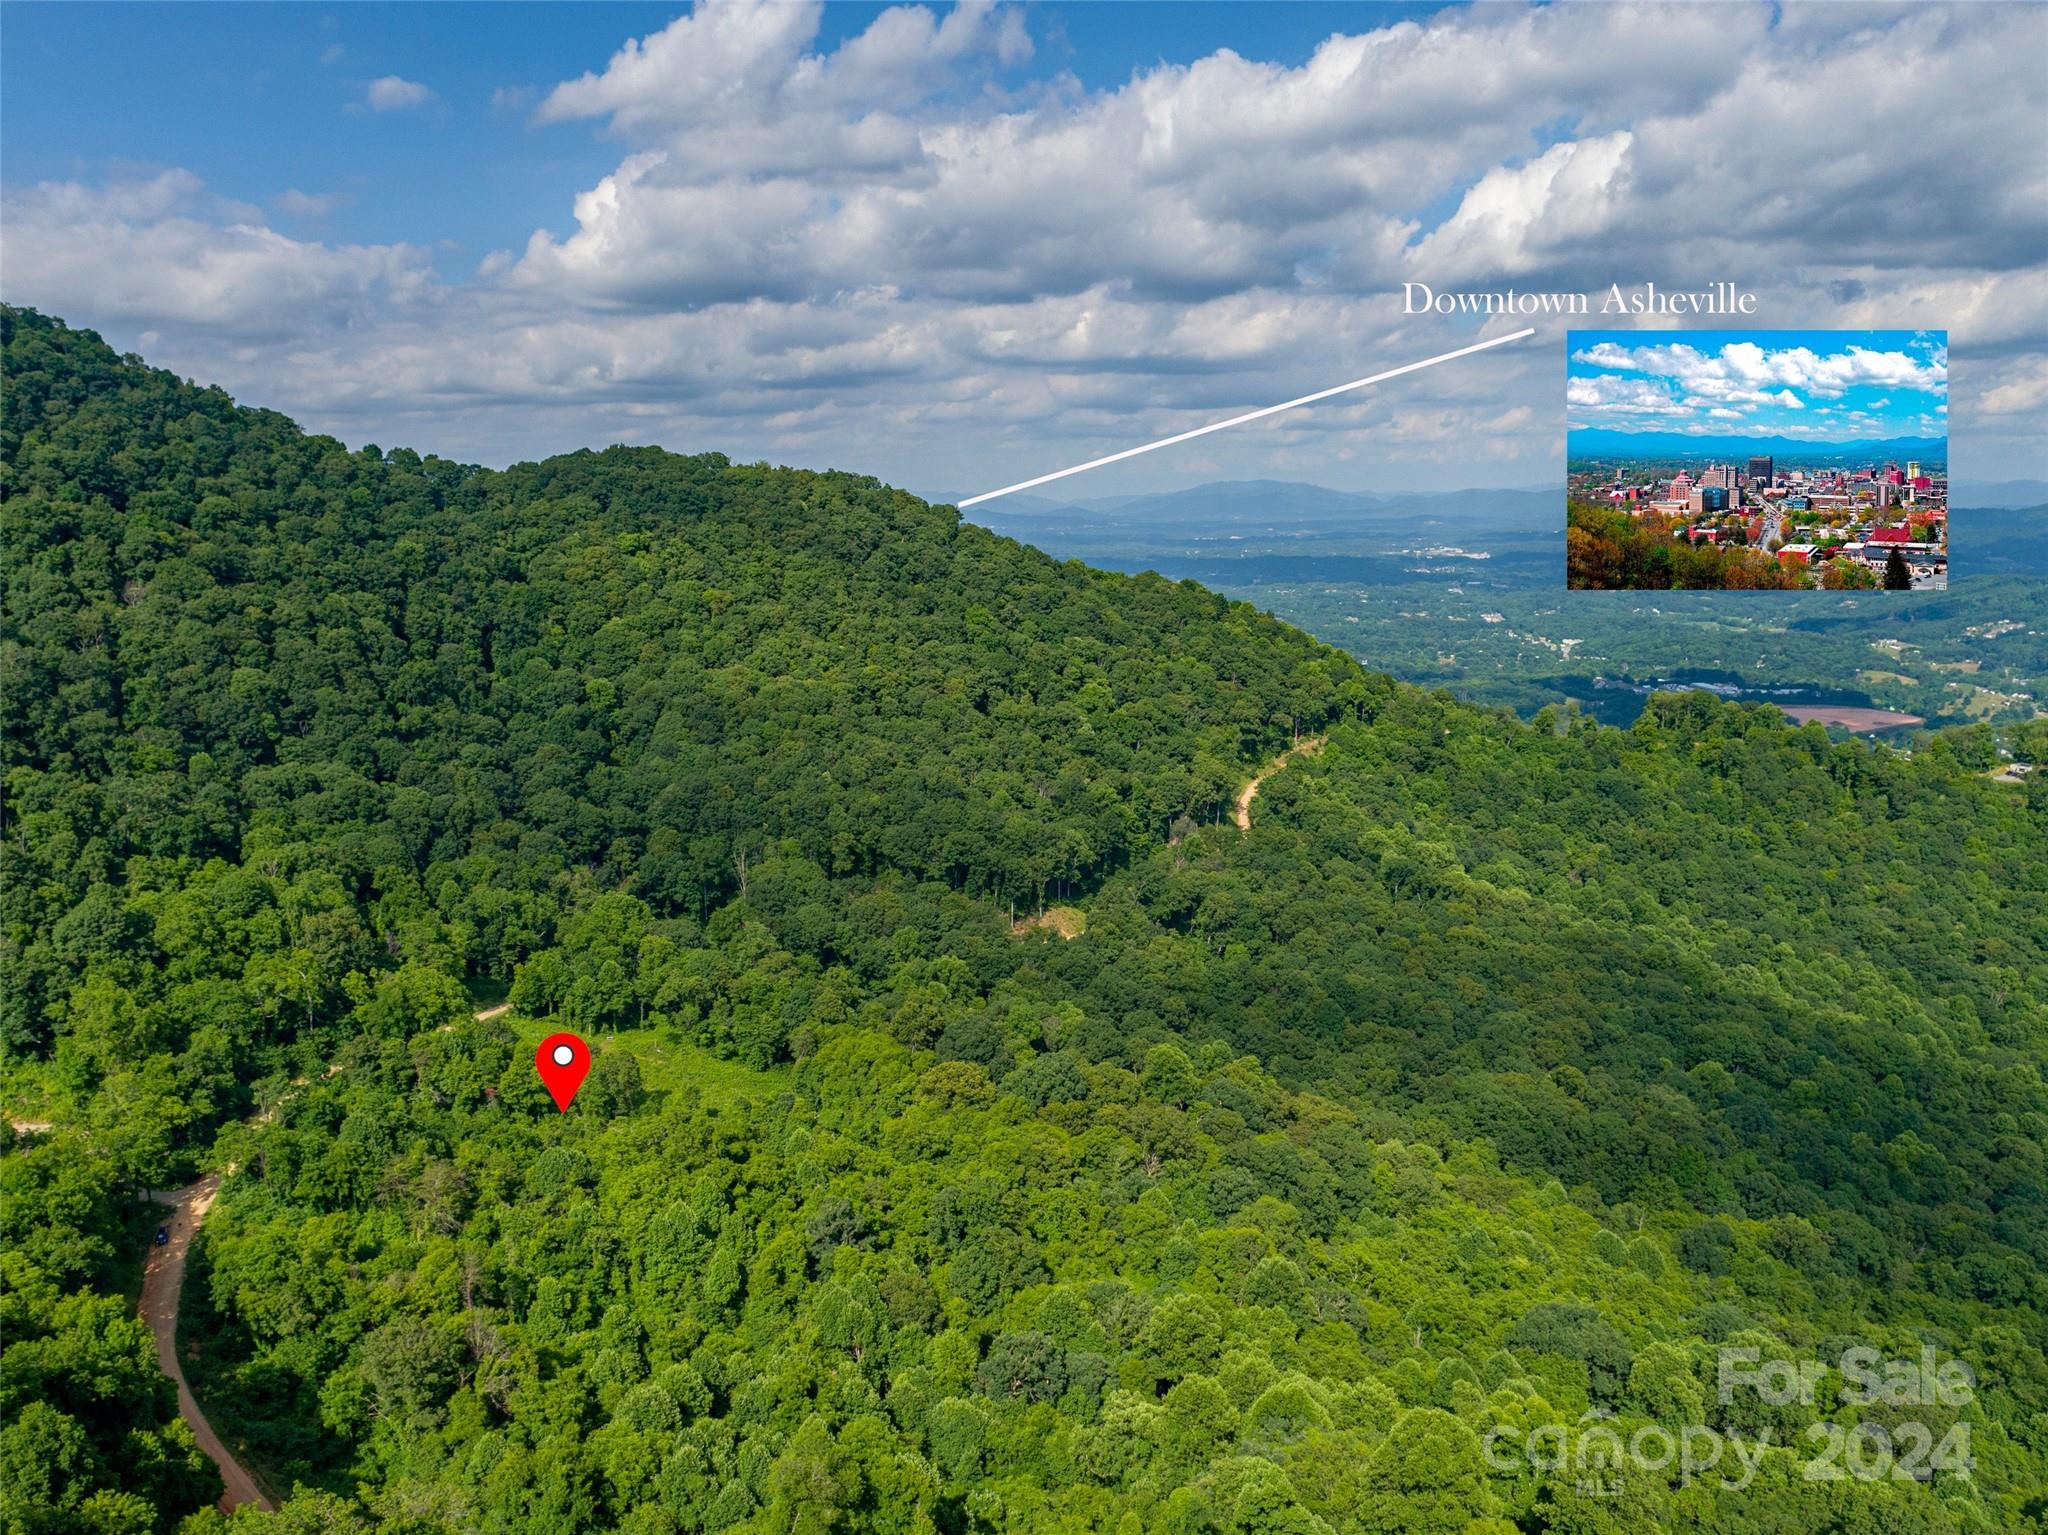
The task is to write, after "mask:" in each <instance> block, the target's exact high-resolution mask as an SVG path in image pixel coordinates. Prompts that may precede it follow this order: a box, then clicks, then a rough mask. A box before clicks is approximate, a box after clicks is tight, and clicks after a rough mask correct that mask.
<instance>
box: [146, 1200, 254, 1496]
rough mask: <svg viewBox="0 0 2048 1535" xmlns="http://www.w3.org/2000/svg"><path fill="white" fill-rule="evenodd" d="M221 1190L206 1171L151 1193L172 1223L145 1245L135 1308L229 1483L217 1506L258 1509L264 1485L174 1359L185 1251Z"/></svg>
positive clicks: (183, 1407) (181, 1406)
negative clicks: (164, 1238) (158, 1241)
mask: <svg viewBox="0 0 2048 1535" xmlns="http://www.w3.org/2000/svg"><path fill="white" fill-rule="evenodd" d="M219 1192H220V1174H219V1173H208V1174H207V1175H206V1176H205V1177H204V1178H201V1179H200V1180H199V1181H198V1182H197V1183H188V1184H186V1185H185V1187H183V1188H181V1189H177V1190H174V1191H172V1192H170V1193H152V1194H151V1195H150V1196H149V1197H150V1198H151V1199H153V1200H155V1201H156V1202H157V1203H158V1204H161V1205H168V1206H169V1207H170V1218H169V1220H168V1222H167V1224H168V1225H169V1226H170V1228H171V1239H170V1241H168V1242H166V1243H165V1244H164V1245H163V1246H162V1247H152V1248H151V1249H150V1250H149V1267H148V1268H146V1269H145V1270H143V1274H142V1305H141V1307H140V1308H139V1310H140V1314H141V1316H142V1319H143V1320H144V1321H145V1322H147V1323H149V1330H150V1331H151V1332H152V1333H154V1334H155V1335H156V1362H157V1364H158V1365H159V1366H161V1367H162V1369H163V1372H164V1374H166V1375H168V1376H170V1378H171V1379H172V1380H174V1381H176V1382H177V1385H178V1413H179V1415H180V1416H181V1417H183V1418H184V1420H185V1421H186V1422H187V1423H189V1424H191V1425H192V1437H193V1438H195V1439H197V1440H198V1441H199V1448H200V1449H202V1450H204V1451H205V1452H206V1456H207V1459H209V1460H211V1461H212V1462H213V1463H214V1464H215V1465H216V1466H218V1467H220V1475H221V1480H222V1481H223V1482H225V1483H226V1484H227V1490H226V1491H224V1492H223V1493H222V1494H221V1495H220V1506H221V1510H222V1512H224V1513H225V1512H231V1511H232V1510H234V1509H237V1508H239V1507H241V1505H242V1504H244V1503H254V1504H255V1505H256V1506H257V1507H258V1508H262V1509H268V1508H271V1507H272V1506H273V1505H272V1503H271V1501H270V1499H268V1498H266V1497H265V1496H264V1495H263V1490H262V1488H260V1487H258V1486H257V1485H256V1479H255V1478H254V1477H252V1476H251V1475H249V1473H248V1472H247V1471H246V1470H245V1469H243V1467H242V1464H241V1462H240V1461H238V1460H236V1459H235V1457H234V1456H232V1455H230V1454H229V1453H228V1447H227V1446H226V1445H224V1444H222V1443H221V1441H220V1435H218V1434H216V1433H215V1432H214V1431H213V1425H212V1424H210V1423H208V1422H207V1421H206V1415H205V1414H204V1413H202V1412H201V1411H200V1410H199V1403H198V1402H196V1401H194V1400H193V1397H192V1388H191V1387H190V1386H188V1385H186V1384H185V1367H184V1365H183V1364H182V1363H181V1362H180V1361H179V1359H178V1299H179V1296H180V1295H181V1294H182V1293H183V1291H184V1288H185V1255H186V1254H187V1253H188V1252H190V1251H191V1248H192V1237H193V1235H194V1234H195V1233H196V1232H197V1231H198V1230H199V1223H200V1221H202V1220H203V1219H205V1217H206V1212H207V1209H208V1208H209V1207H210V1206H211V1205H212V1204H213V1196H214V1195H216V1194H218V1193H219Z"/></svg>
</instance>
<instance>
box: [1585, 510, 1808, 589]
mask: <svg viewBox="0 0 2048 1535" xmlns="http://www.w3.org/2000/svg"><path fill="white" fill-rule="evenodd" d="M1684 525H1685V520H1684V519H1683V518H1681V517H1667V516H1664V515H1661V514H1659V513H1656V512H1642V513H1637V512H1634V511H1631V510H1629V509H1627V508H1624V507H1614V506H1602V505H1599V504H1597V503H1595V502H1590V501H1573V502H1571V503H1570V504H1569V505H1568V506H1567V507H1566V509H1565V535H1564V536H1565V582H1566V584H1567V585H1568V586H1570V587H1571V588H1572V590H1573V591H1591V592H1611V591H1620V590H1630V591H1643V590H1648V591H1702V590H1727V591H1778V590H1782V589H1786V588H1793V587H1802V586H1810V585H1812V584H1813V582H1812V581H1811V580H1810V579H1809V578H1808V577H1807V576H1806V574H1805V573H1804V572H1803V571H1793V570H1787V569H1785V568H1784V567H1782V566H1781V565H1780V564H1779V563H1778V560H1777V558H1776V557H1775V556H1774V555H1772V554H1770V553H1768V552H1766V551H1763V550H1759V549H1745V548H1726V549H1724V548H1722V547H1721V546H1720V545H1718V544H1711V543H1696V542H1692V541H1689V540H1686V541H1681V540H1678V539H1676V538H1675V537H1674V535H1675V534H1676V533H1677V532H1678V531H1679V530H1681V529H1682V528H1683V527H1684ZM1832 574H1834V573H1832V572H1831V575H1832Z"/></svg>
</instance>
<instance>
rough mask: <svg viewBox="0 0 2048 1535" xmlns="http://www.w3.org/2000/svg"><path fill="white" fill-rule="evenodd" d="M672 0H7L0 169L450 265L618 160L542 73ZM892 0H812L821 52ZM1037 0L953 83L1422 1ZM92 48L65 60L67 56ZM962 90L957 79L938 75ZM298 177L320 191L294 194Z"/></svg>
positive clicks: (575, 66) (1276, 48) (1297, 38)
mask: <svg viewBox="0 0 2048 1535" xmlns="http://www.w3.org/2000/svg"><path fill="white" fill-rule="evenodd" d="M687 9H688V7H687V6H676V5H649V4H642V3H637V0H636V3H605V4H581V3H577V4H558V3H539V4H518V5H504V4H478V5H455V4H419V3H405V4H381V3H372V4H346V5H318V4H261V3H245V0H227V3H221V4H197V3H181V4H117V5H105V4H97V3H84V4H74V3H65V4H47V3H17V0H10V3H9V4H8V6H7V9H6V13H5V14H6V33H5V37H6V50H5V54H4V69H5V86H6V89H5V92H4V94H0V144H4V146H5V160H4V165H5V172H6V176H7V178H8V179H9V180H10V181H50V180H63V179H66V178H69V177H73V176H77V175H81V174H83V175H92V174H94V173H96V172H98V171H101V170H104V169H106V168H108V167H114V166H120V165H122V164H124V163H128V164H132V165H136V166H152V167H154V166H162V165H177V166H183V167H186V168H188V169H190V170H192V171H195V172H197V173H198V175H199V176H200V177H202V178H203V179H204V180H205V182H206V184H207V185H208V186H209V187H210V188H212V189H213V190H214V191H215V192H217V193H219V194H220V195H221V196H223V197H227V198H232V199H235V200H238V201H240V202H244V203H248V204H250V205H251V206H254V207H261V208H266V209H269V210H271V211H272V212H273V213H274V215H275V216H276V217H277V219H278V220H279V223H280V225H281V226H282V227H286V228H289V229H292V230H294V231H297V232H301V233H305V234H309V235H319V236H322V237H325V238H328V239H333V240H341V241H350V242H358V243H365V244H375V243H384V242H393V241H407V240H413V241H417V240H420V239H421V238H422V235H423V232H427V231H431V238H432V239H433V241H434V244H435V250H434V257H435V261H436V265H437V268H439V269H441V270H444V271H448V272H451V273H452V272H454V271H456V270H457V269H459V268H462V267H464V266H467V265H473V264H474V263H475V262H476V261H478V260H481V259H482V258H483V257H484V256H485V255H486V254H487V253H488V252H490V251H492V250H495V249H499V248H502V247H505V246H510V245H516V244H519V243H521V242H523V241H524V240H525V238H526V236H527V235H528V234H529V233H531V231H532V230H534V229H535V228H538V227H541V226H544V225H552V226H558V227H559V226H567V227H573V223H574V221H573V220H572V219H571V218H569V217H568V204H569V199H570V198H571V197H572V196H573V195H574V193H575V191H576V190H577V189H578V188H580V187H584V186H588V185H589V184H590V183H592V182H594V181H596V180H597V179H598V178H599V177H601V176H603V175H604V174H605V173H606V172H607V171H610V170H611V169H612V168H613V167H614V166H615V165H616V164H617V162H618V158H619V156H618V149H617V146H616V144H615V143H614V142H612V141H610V140H608V139H607V138H605V137H604V136H602V135H598V134H593V133H591V132H590V131H588V129H587V128H586V127H585V126H583V125H581V124H574V125H538V124H534V123H533V122H531V121H530V113H531V109H532V107H533V106H534V105H535V104H536V103H537V102H538V100H539V99H540V97H541V95H542V93H543V92H544V91H545V90H546V88H547V87H549V86H551V85H553V84H554V83H555V82H556V81H558V80H562V79H567V78H569V77H571V76H574V75H577V74H580V73H582V72H583V71H585V70H601V69H603V68H604V66H605V63H606V61H607V60H608V59H610V58H611V56H612V54H613V53H614V52H615V51H616V50H617V49H618V47H619V45H620V44H621V43H622V42H623V41H624V40H626V39H627V38H629V37H637V36H642V35H644V34H646V33H650V32H655V31H658V30H659V29H660V28H662V27H663V26H665V25H666V24H667V23H668V22H670V21H671V20H673V19H674V18H675V17H676V16H677V15H678V14H679V13H680V12H682V11H685V10H687ZM888 9H890V7H888V6H886V5H878V4H858V5H855V4H846V5H840V4H834V5H828V6H826V7H825V9H824V12H823V15H822V18H821V23H820V26H819V29H818V33H817V46H818V48H819V50H820V51H822V52H829V51H830V50H831V49H833V48H835V47H837V46H838V45H839V44H841V43H843V42H844V41H845V40H846V39H848V38H850V37H855V36H858V35H859V34H860V33H862V32H864V31H866V30H867V29H868V27H870V26H871V25H873V23H874V21H875V18H876V17H877V16H879V15H880V14H881V13H882V12H883V11H885V10H888ZM1170 9H1171V12H1172V21H1171V24H1170V26H1162V25H1161V21H1162V19H1163V12H1162V8H1161V7H1159V6H1157V5H1151V4H1135V5H1134V4H1113V3H1112V4H1082V5H1062V6H1037V5H1035V6H1034V7H1033V8H1032V11H1031V17H1032V24H1033V28H1034V30H1035V31H1036V32H1037V33H1038V34H1039V36H1040V37H1041V38H1042V39H1044V42H1043V45H1042V47H1041V48H1040V49H1036V50H1034V53H1035V54H1036V55H1037V56H1036V57H1034V59H1032V60H1029V61H1025V62H1023V63H1021V64H1019V65H1018V66H1016V67H1015V68H1012V69H1008V70H1005V69H1001V68H995V69H990V70H988V71H986V72H985V73H984V74H983V75H982V77H981V78H978V79H974V80H971V81H969V82H966V83H965V88H966V89H967V90H970V91H971V90H972V89H975V88H978V87H979V86H981V85H983V84H986V83H990V82H994V83H996V84H999V85H1000V84H1004V83H1007V84H1010V85H1012V86H1015V85H1018V84H1021V83H1023V82H1024V81H1026V80H1028V79H1030V78H1031V77H1033V76H1040V77H1042V76H1044V75H1045V74H1047V73H1048V72H1049V71H1048V66H1051V68H1053V69H1059V70H1067V71H1071V72H1072V74H1073V75H1074V76H1075V77H1076V78H1077V79H1078V80H1079V82H1080V83H1081V84H1082V85H1083V86H1084V87H1089V88H1095V89H1101V88H1104V87H1113V86H1115V85H1117V84H1120V83H1121V82H1122V81H1124V80H1126V79H1128V78H1129V77H1130V76H1131V74H1132V72H1133V71H1135V70H1137V69H1140V68H1144V67H1148V66H1151V65H1155V64H1157V63H1158V62H1160V60H1161V59H1162V58H1164V57H1165V56H1166V55H1167V53H1168V52H1171V53H1174V54H1178V55H1180V56H1184V57H1194V56H1199V55H1201V54H1204V53H1211V52H1214V51H1215V50H1216V49H1217V48H1222V47H1233V48H1237V49H1241V50H1246V49H1251V48H1253V47H1254V45H1255V46H1256V51H1257V54H1258V56H1259V57H1261V58H1265V59H1274V60H1278V61H1281V62H1285V63H1288V64H1290V65H1298V64H1299V63H1300V62H1301V61H1302V60H1304V59H1306V58H1307V57H1308V56H1309V54H1310V53H1312V52H1313V51H1314V49H1315V47H1316V45H1317V44H1318V43H1320V42H1321V41H1322V40H1323V39H1324V38H1326V37H1328V36H1329V35H1330V33H1331V32H1332V31H1333V30H1335V28H1336V25H1337V23H1338V22H1339V21H1340V20H1341V21H1347V22H1349V23H1350V24H1352V25H1357V24H1359V23H1360V22H1361V21H1370V22H1372V23H1374V24H1379V25H1384V24H1387V23H1389V22H1392V21H1398V20H1399V19H1401V18H1403V17H1409V16H1426V15H1428V14H1429V13H1431V12H1432V11H1436V10H1440V9H1442V7H1441V6H1435V5H1386V6H1379V5H1366V6H1343V7H1334V6H1331V5H1329V4H1296V3H1284V0H1283V3H1274V4H1266V5H1261V6H1259V7H1258V8H1257V10H1256V13H1254V12H1253V10H1252V9H1251V8H1250V7H1247V6H1241V5H1227V4H1202V5H1190V6H1175V7H1171V8H1170ZM84 59H90V60H91V61H92V67H90V68H85V69H81V68H80V67H79V61H81V60H84ZM391 76H396V77H398V78H399V79H401V80H405V81H409V82H415V83H418V84H420V85H423V86H425V87H426V88H427V90H428V91H429V93H430V94H429V96H428V97H427V98H426V100H424V101H423V102H422V103H420V105H418V106H417V107H412V108H405V109H389V108H387V109H386V110H384V111H371V110H368V109H367V105H368V104H367V101H366V93H367V89H368V86H369V84H370V82H372V81H374V80H379V79H384V78H388V77H391ZM960 88H961V87H959V86H956V87H955V90H956V92H957V91H958V90H959V89H960ZM292 190H297V191H300V192H303V193H306V194H308V195H309V196H313V197H318V198H321V199H326V200H330V201H331V206H329V207H327V208H324V209H322V210H319V211H318V212H317V213H315V212H313V211H311V210H303V211H297V212H294V211H291V210H288V209H285V208H280V207H279V206H278V204H277V199H278V198H280V197H281V196H283V195H284V194H285V193H286V192H288V191H292Z"/></svg>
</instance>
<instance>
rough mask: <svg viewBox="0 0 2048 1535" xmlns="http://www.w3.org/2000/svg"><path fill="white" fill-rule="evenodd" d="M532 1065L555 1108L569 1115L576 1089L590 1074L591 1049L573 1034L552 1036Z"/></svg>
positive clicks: (542, 1045) (545, 1041) (544, 1043)
mask: <svg viewBox="0 0 2048 1535" xmlns="http://www.w3.org/2000/svg"><path fill="white" fill-rule="evenodd" d="M533 1065H534V1069H535V1070H537V1071H538V1072H539V1073H540V1079H541V1082H542V1084H543V1085H544V1086H545V1087H546V1088H547V1090H548V1096H549V1097H550V1098H552V1099H554V1100H555V1107H556V1108H558V1109H560V1110H561V1111H562V1112H563V1113H564V1114H566V1113H568V1112H569V1104H570V1102H571V1101H572V1100H573V1099H574V1098H575V1097H576V1089H577V1088H579V1087H581V1086H582V1085H583V1079H584V1078H585V1077H586V1076H588V1075H589V1074H590V1046H588V1045H586V1044H585V1043H583V1041H582V1040H580V1039H578V1038H577V1037H576V1036H575V1035H574V1034H550V1035H549V1036H548V1037H547V1038H546V1039H544V1040H542V1041H541V1042H540V1049H539V1050H537V1051H535V1052H534V1056H533Z"/></svg>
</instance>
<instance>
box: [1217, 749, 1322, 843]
mask: <svg viewBox="0 0 2048 1535" xmlns="http://www.w3.org/2000/svg"><path fill="white" fill-rule="evenodd" d="M1329 739H1330V738H1329V737H1328V736H1310V737H1309V738H1308V739H1307V740H1306V741H1297V742H1295V743H1294V745H1292V746H1290V747H1288V748H1287V750H1286V751H1284V752H1282V753H1281V754H1280V755H1279V756H1277V757H1275V758H1274V759H1273V760H1272V761H1271V762H1269V763H1267V764H1266V767H1265V770H1264V771H1263V772H1260V773H1257V774H1254V775H1253V777H1252V781H1251V782H1250V783H1248V784H1246V785H1245V786H1244V787H1243V788H1242V789H1239V790H1238V791H1237V803H1236V804H1234V805H1232V806H1231V807H1230V819H1231V820H1233V821H1235V822H1236V823H1237V829H1238V830H1239V831H1250V830H1251V829H1252V801H1253V800H1255V799H1257V798H1258V797H1259V785H1260V784H1262V783H1264V782H1265V781H1266V780H1267V779H1269V778H1271V777H1272V776H1273V775H1274V774H1275V773H1277V772H1279V771H1280V770H1281V769H1283V768H1285V767H1286V766H1287V765H1288V764H1289V763H1290V762H1294V761H1297V760H1299V759H1300V758H1302V757H1313V756H1314V755H1315V754H1316V753H1317V752H1319V751H1321V750H1322V749H1323V743H1324V742H1325V741H1327V740H1329Z"/></svg>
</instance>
